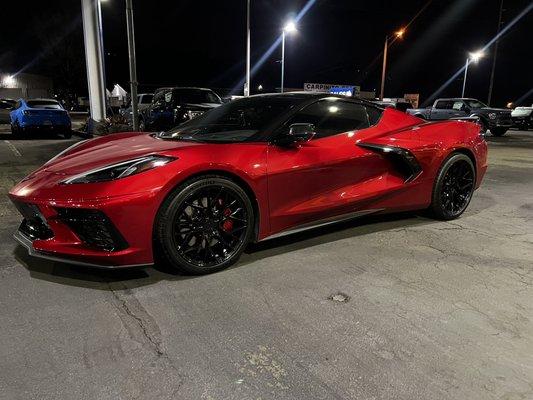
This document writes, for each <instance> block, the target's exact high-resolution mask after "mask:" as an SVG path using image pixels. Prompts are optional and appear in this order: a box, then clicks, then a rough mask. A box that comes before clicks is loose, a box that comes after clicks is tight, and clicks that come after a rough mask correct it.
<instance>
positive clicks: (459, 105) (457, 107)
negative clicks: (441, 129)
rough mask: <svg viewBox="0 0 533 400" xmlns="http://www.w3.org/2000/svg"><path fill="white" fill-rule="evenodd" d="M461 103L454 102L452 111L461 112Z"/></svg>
mask: <svg viewBox="0 0 533 400" xmlns="http://www.w3.org/2000/svg"><path fill="white" fill-rule="evenodd" d="M463 107H464V106H463V102H462V101H454V102H453V106H452V108H453V109H454V110H462V109H463Z"/></svg>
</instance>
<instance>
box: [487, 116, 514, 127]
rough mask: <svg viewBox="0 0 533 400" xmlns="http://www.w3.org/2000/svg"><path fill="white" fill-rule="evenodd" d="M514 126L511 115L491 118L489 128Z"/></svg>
mask: <svg viewBox="0 0 533 400" xmlns="http://www.w3.org/2000/svg"><path fill="white" fill-rule="evenodd" d="M512 126H513V120H512V119H511V116H499V117H498V118H496V119H492V120H490V119H489V128H507V129H509V128H511V127H512Z"/></svg>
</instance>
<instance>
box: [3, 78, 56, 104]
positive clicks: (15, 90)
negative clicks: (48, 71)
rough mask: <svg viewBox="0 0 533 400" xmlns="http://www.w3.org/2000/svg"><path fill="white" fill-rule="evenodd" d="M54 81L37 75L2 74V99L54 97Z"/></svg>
mask: <svg viewBox="0 0 533 400" xmlns="http://www.w3.org/2000/svg"><path fill="white" fill-rule="evenodd" d="M52 89H53V82H52V79H50V78H48V77H46V76H42V75H35V74H26V73H18V74H13V73H7V72H0V98H4V99H18V98H21V97H23V98H26V99H34V98H39V97H50V96H51V95H52Z"/></svg>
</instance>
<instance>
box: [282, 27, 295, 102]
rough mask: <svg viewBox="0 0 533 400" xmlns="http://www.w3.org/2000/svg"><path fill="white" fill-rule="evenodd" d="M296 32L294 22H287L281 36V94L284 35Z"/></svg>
mask: <svg viewBox="0 0 533 400" xmlns="http://www.w3.org/2000/svg"><path fill="white" fill-rule="evenodd" d="M296 31H297V28H296V22H294V21H289V22H287V23H286V24H285V26H284V27H283V33H282V35H281V93H283V88H284V83H285V35H286V34H287V33H294V32H296Z"/></svg>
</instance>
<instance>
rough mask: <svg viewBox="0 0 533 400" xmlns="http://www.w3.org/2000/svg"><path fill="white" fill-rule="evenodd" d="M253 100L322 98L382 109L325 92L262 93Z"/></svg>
mask: <svg viewBox="0 0 533 400" xmlns="http://www.w3.org/2000/svg"><path fill="white" fill-rule="evenodd" d="M250 97H254V98H260V97H269V98H284V97H285V98H286V97H292V98H296V99H300V100H302V101H304V100H312V99H322V98H331V97H334V98H337V99H342V100H356V101H360V102H361V103H365V104H368V105H372V106H374V107H378V108H382V107H381V105H379V104H376V103H374V102H372V101H369V100H365V99H361V98H359V97H348V96H343V95H339V94H333V93H326V92H305V91H298V92H286V93H263V94H255V95H253V96H250Z"/></svg>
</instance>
